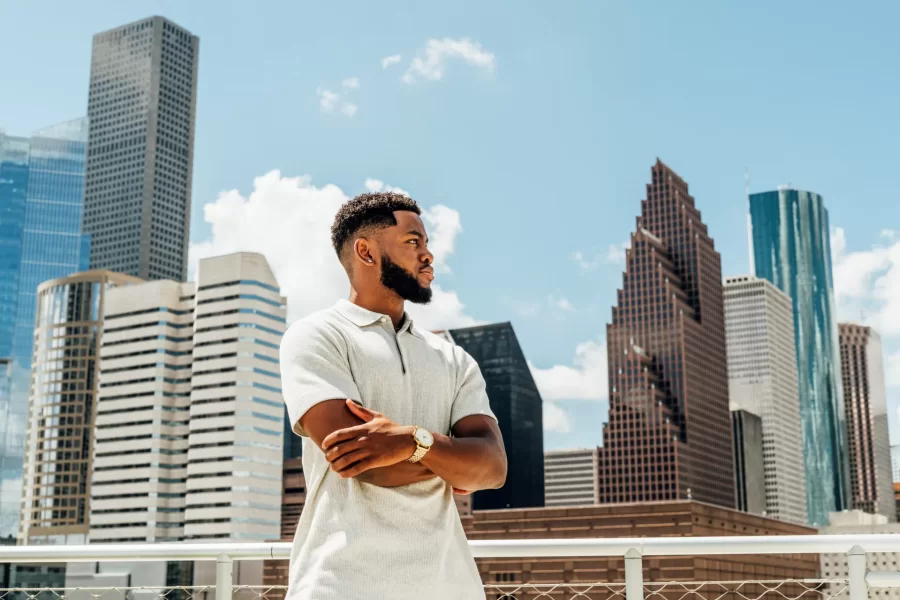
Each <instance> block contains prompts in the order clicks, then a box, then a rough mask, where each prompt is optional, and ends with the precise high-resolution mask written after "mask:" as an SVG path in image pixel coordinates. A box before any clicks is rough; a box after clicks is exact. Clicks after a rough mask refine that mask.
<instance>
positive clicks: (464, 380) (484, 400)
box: [450, 347, 497, 428]
mask: <svg viewBox="0 0 900 600" xmlns="http://www.w3.org/2000/svg"><path fill="white" fill-rule="evenodd" d="M457 350H458V351H459V352H460V353H461V354H462V358H461V359H460V362H459V377H458V379H457V381H459V382H460V384H459V388H458V389H457V391H456V396H455V397H454V398H453V407H452V409H451V410H450V427H451V428H452V427H453V426H454V425H456V424H457V423H458V422H459V421H461V420H462V419H464V418H466V417H470V416H472V415H485V416H488V417H490V418H492V419H494V420H495V421H496V420H497V417H496V416H494V413H493V411H491V403H490V400H488V395H487V386H486V384H485V382H484V377H483V376H482V375H481V369H479V368H478V363H477V362H475V359H474V358H472V357H471V355H469V353H468V352H466V351H464V350H463V349H462V348H458V347H457Z"/></svg>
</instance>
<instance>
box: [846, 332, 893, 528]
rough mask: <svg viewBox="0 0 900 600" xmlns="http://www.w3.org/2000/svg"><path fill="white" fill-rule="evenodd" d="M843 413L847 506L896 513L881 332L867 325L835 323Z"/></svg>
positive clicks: (890, 513)
mask: <svg viewBox="0 0 900 600" xmlns="http://www.w3.org/2000/svg"><path fill="white" fill-rule="evenodd" d="M838 340H839V343H840V348H841V372H842V379H843V383H844V414H845V415H846V417H847V440H848V442H849V443H848V457H849V463H850V491H851V500H850V501H851V508H855V509H859V510H863V511H865V512H867V513H878V514H882V515H884V516H885V517H887V519H888V521H890V522H893V521H894V520H895V519H896V513H897V506H896V502H895V501H894V486H893V478H892V471H891V442H890V439H889V438H888V415H887V398H886V396H885V389H884V363H883V362H882V358H881V338H880V336H879V335H878V334H877V333H876V332H875V331H874V330H873V329H872V328H871V327H864V326H862V325H855V324H852V323H839V324H838Z"/></svg>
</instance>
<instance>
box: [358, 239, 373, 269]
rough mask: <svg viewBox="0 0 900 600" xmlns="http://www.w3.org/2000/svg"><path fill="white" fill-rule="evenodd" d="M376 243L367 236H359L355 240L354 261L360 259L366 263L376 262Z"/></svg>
mask: <svg viewBox="0 0 900 600" xmlns="http://www.w3.org/2000/svg"><path fill="white" fill-rule="evenodd" d="M374 250H375V248H374V244H372V243H371V242H370V241H369V240H368V239H367V238H364V237H359V238H356V240H355V241H354V242H353V261H354V262H355V261H360V262H362V263H363V264H364V265H374V264H375V252H374Z"/></svg>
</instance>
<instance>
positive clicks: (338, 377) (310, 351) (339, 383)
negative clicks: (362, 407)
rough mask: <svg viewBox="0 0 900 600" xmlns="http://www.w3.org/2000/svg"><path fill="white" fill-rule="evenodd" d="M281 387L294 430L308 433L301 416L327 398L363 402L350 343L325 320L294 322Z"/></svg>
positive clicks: (282, 358)
mask: <svg viewBox="0 0 900 600" xmlns="http://www.w3.org/2000/svg"><path fill="white" fill-rule="evenodd" d="M280 363H281V389H282V394H283V396H284V402H285V404H286V405H287V410H288V416H289V417H290V419H291V424H292V425H293V427H292V429H293V430H294V432H296V433H297V434H299V435H302V436H306V435H307V434H306V432H305V431H303V429H301V427H300V418H301V417H302V416H303V415H305V414H306V411H308V410H309V409H310V408H312V407H313V406H315V405H316V404H318V403H319V402H324V401H326V400H336V399H347V398H349V399H351V400H355V401H357V402H359V401H360V394H359V390H358V389H357V387H356V383H355V382H354V381H353V376H352V375H351V373H350V360H349V357H348V355H347V346H346V343H345V342H344V340H343V338H342V337H341V336H340V334H338V333H337V332H331V331H328V328H327V326H326V325H325V324H323V323H316V322H310V321H307V320H301V321H298V322H296V323H294V324H293V325H292V326H291V327H290V329H289V330H288V331H287V333H285V335H284V338H283V339H282V341H281V350H280Z"/></svg>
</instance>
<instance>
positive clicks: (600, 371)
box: [0, 0, 900, 449]
mask: <svg viewBox="0 0 900 600" xmlns="http://www.w3.org/2000/svg"><path fill="white" fill-rule="evenodd" d="M150 15H162V16H165V17H167V18H169V19H171V20H173V21H175V22H176V23H178V24H180V25H181V26H183V27H185V28H187V29H188V30H190V31H191V32H193V33H194V34H196V35H198V36H200V66H199V88H198V104H197V123H196V142H195V161H194V189H193V207H192V222H191V263H192V264H196V261H197V260H199V259H200V258H202V257H203V256H211V255H214V254H218V253H221V252H232V251H239V250H248V251H259V252H263V253H265V254H266V256H267V258H268V259H269V261H270V262H271V263H272V264H273V267H274V268H275V271H276V275H277V276H278V278H279V282H280V283H281V285H282V288H283V292H284V293H285V294H286V296H287V297H288V301H289V310H290V317H291V318H292V319H294V318H298V317H300V316H303V315H304V314H306V313H308V312H309V311H311V310H315V309H316V308H321V307H324V306H328V305H330V304H331V303H332V302H333V301H334V299H335V298H336V297H337V296H343V295H345V294H346V291H347V288H346V283H345V280H344V279H343V274H342V273H341V272H340V271H339V268H338V266H337V263H336V261H335V259H334V257H333V254H332V253H331V249H330V247H328V232H327V229H328V227H329V225H330V221H331V218H332V216H333V215H334V211H335V210H336V208H337V206H339V205H340V203H341V202H343V201H344V200H346V199H347V198H349V197H352V196H354V195H356V194H357V193H360V192H362V191H365V190H367V189H388V188H399V189H402V190H404V191H406V192H408V193H409V194H411V195H412V197H413V198H415V199H416V200H417V201H418V202H419V203H420V204H421V205H422V206H423V207H424V209H425V210H426V212H425V217H426V219H425V220H426V224H427V225H428V227H429V229H430V230H431V232H430V233H431V236H432V237H433V238H434V246H435V249H436V252H435V254H436V255H437V258H438V260H439V262H440V264H441V267H440V269H439V272H438V279H437V281H436V284H437V285H438V286H439V287H438V289H437V291H436V293H435V302H434V303H433V306H430V307H427V308H425V309H417V310H416V311H415V312H413V316H414V318H415V319H416V320H417V321H419V322H421V323H424V324H426V325H428V326H431V327H435V328H438V327H441V328H442V327H456V326H465V325H472V324H476V323H486V322H496V321H511V322H512V324H513V326H514V327H515V330H516V333H517V335H518V338H519V341H520V343H521V346H522V348H523V351H524V352H525V355H526V357H527V358H528V360H529V362H530V363H531V365H532V369H533V373H534V375H535V379H536V381H537V383H538V385H539V387H540V389H541V392H542V395H543V397H544V400H545V406H544V415H545V424H544V425H545V448H546V449H560V448H574V447H590V446H592V445H597V444H600V443H601V440H602V435H601V429H602V423H603V422H604V420H605V415H606V397H607V377H606V346H605V329H606V324H607V323H608V322H609V320H610V318H611V307H612V305H613V303H614V301H615V292H616V289H617V288H618V287H619V286H620V285H621V282H622V275H621V274H622V269H623V267H624V246H627V243H628V240H629V234H630V233H631V232H632V231H633V229H634V227H635V217H636V216H637V215H638V214H639V212H640V200H641V199H642V198H643V197H644V192H645V186H646V184H647V183H648V180H649V178H650V167H651V165H652V164H653V163H654V162H655V160H656V159H657V157H658V158H660V159H661V160H663V161H664V162H666V163H667V164H668V165H669V166H671V167H672V168H674V169H675V170H676V171H677V172H678V173H679V174H680V175H681V176H682V177H683V178H684V179H685V180H686V181H687V182H688V184H689V186H690V191H691V193H692V195H693V196H694V198H695V200H696V204H697V206H698V208H699V209H700V210H701V211H702V214H703V219H704V221H705V222H706V224H707V225H708V226H709V230H710V234H711V235H712V237H713V239H714V240H715V244H716V249H717V250H718V251H719V252H720V253H721V254H722V264H723V269H724V275H738V274H745V273H747V272H748V271H749V266H748V265H749V258H748V244H747V237H748V236H747V212H748V207H747V199H746V192H747V189H748V185H749V189H750V191H752V192H758V191H766V190H770V189H774V188H775V187H776V186H778V185H782V184H789V185H793V186H796V187H800V188H802V189H808V190H811V191H815V192H817V193H819V194H821V195H822V196H823V197H824V198H825V202H826V205H827V207H828V209H829V211H830V216H831V225H832V228H833V231H832V246H833V249H834V261H835V294H836V298H837V304H838V317H839V318H841V319H852V320H855V321H862V322H865V323H867V324H871V325H873V326H875V327H877V328H878V330H879V331H880V332H881V334H882V341H883V345H884V360H885V367H886V371H887V383H888V412H889V416H890V424H891V432H892V437H893V439H895V440H897V441H900V420H898V415H897V411H898V409H900V202H898V200H900V197H898V191H897V190H898V186H897V174H898V168H900V141H898V140H900V117H898V113H897V106H900V77H898V76H897V69H896V64H897V57H898V56H900V37H898V36H897V35H896V31H895V23H897V22H898V20H900V3H896V2H893V1H892V0H883V1H881V2H877V1H873V2H868V3H865V4H864V5H859V4H853V3H847V2H843V1H833V2H830V1H813V0H795V1H793V2H778V1H775V0H761V1H759V2H744V3H725V2H719V1H717V0H697V1H694V2H678V3H674V2H666V1H663V0H659V1H655V2H651V1H646V0H636V1H634V2H618V1H617V2H613V1H601V0H590V1H584V2H574V1H571V2H559V3H548V2H531V1H529V2H520V1H516V2H513V1H507V2H499V1H498V2H490V3H485V2H477V1H474V0H456V1H454V2H427V3H423V2H414V1H402V2H401V1H382V2H377V3H375V2H363V1H359V2H344V1H341V2H289V1H286V0H272V1H267V2H236V1H232V2H227V1H221V0H220V1H215V2H214V1H207V0H202V1H201V0H192V1H191V2H186V1H182V2H175V1H162V0H133V1H130V2H119V1H115V0H82V1H81V2H77V3H76V2H66V1H59V0H48V1H45V2H39V3H34V2H15V1H14V0H0V23H3V35H2V36H0V56H2V57H4V60H3V67H2V71H0V128H3V129H5V130H6V131H7V132H8V133H11V134H28V133H30V132H31V131H33V130H36V129H38V128H41V127H44V126H46V125H49V124H53V123H57V122H60V121H65V120H68V119H72V118H76V117H80V116H83V115H84V114H85V113H86V111H87V88H88V77H89V72H90V52H91V36H92V35H93V34H95V33H98V32H100V31H103V30H106V29H109V28H112V27H116V26H118V25H122V24H125V23H128V22H130V21H134V20H138V19H141V18H144V17H147V16H150ZM748 180H749V181H748ZM623 245H624V246H623Z"/></svg>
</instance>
